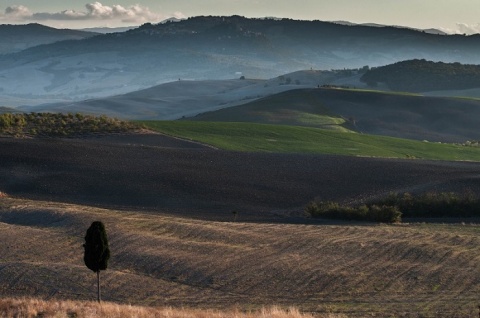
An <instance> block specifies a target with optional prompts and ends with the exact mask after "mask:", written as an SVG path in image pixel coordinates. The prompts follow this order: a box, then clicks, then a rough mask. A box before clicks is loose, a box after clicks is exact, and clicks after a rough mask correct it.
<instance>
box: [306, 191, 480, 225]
mask: <svg viewBox="0 0 480 318" xmlns="http://www.w3.org/2000/svg"><path fill="white" fill-rule="evenodd" d="M305 212H306V213H307V214H309V215H310V216H312V217H318V218H330V219H341V220H351V221H373V222H384V223H395V222H401V220H402V217H409V218H441V217H454V218H455V217H480V200H479V198H478V197H476V196H475V195H473V194H472V193H463V194H457V193H453V192H428V193H423V194H417V195H414V194H411V193H404V194H401V195H400V194H396V193H391V194H390V195H388V196H387V197H386V198H384V199H382V200H379V201H376V202H374V203H369V204H362V205H359V206H348V205H341V204H339V203H337V202H331V201H328V202H311V203H309V204H308V205H307V207H306V208H305Z"/></svg>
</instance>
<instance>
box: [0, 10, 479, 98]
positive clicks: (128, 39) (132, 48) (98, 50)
mask: <svg viewBox="0 0 480 318" xmlns="http://www.w3.org/2000/svg"><path fill="white" fill-rule="evenodd" d="M31 27H34V25H32V26H31ZM36 27H37V28H41V27H40V26H38V25H37V26H36ZM84 35H85V36H86V38H84V39H81V40H75V41H74V40H68V41H60V42H55V43H52V44H48V45H41V46H36V47H32V48H29V49H26V50H24V51H21V52H16V53H15V54H8V55H3V56H0V95H5V96H9V100H13V98H22V103H24V101H25V99H30V100H31V103H30V104H32V105H33V104H41V103H44V102H47V101H50V100H61V99H63V100H66V99H68V100H83V99H89V98H96V97H106V96H112V95H117V94H124V93H127V92H132V91H136V90H139V89H145V88H148V87H151V86H154V85H158V84H161V83H165V82H170V81H176V80H178V79H182V80H183V79H192V80H193V79H195V80H204V79H233V78H239V77H240V76H245V77H247V78H263V79H268V78H273V77H276V76H279V75H281V74H285V73H289V72H293V71H297V70H301V69H304V70H305V69H306V70H309V69H320V70H330V69H344V68H359V67H363V66H365V65H369V66H382V65H386V64H390V63H395V62H398V61H402V60H408V59H428V60H432V61H443V62H461V63H468V64H480V55H479V54H478V52H480V35H474V36H463V35H436V34H429V33H427V32H421V31H416V30H411V29H402V28H398V27H371V26H358V25H353V26H348V25H341V24H338V23H331V22H321V21H298V20H291V19H268V18H265V19H247V18H244V17H240V16H231V17H212V16H201V17H193V18H189V19H186V20H181V21H172V22H166V23H162V24H158V25H153V24H145V25H143V26H141V27H139V28H136V29H132V30H128V31H126V32H122V33H112V34H102V35H96V36H93V37H92V36H90V35H91V34H90V33H84ZM2 41H3V38H1V37H0V42H2ZM7 106H9V105H7ZM10 106H15V105H10Z"/></svg>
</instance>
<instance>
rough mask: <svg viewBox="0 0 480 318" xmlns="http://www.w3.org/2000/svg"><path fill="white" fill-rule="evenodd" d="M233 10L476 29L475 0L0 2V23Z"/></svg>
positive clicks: (130, 21) (123, 19)
mask: <svg viewBox="0 0 480 318" xmlns="http://www.w3.org/2000/svg"><path fill="white" fill-rule="evenodd" d="M233 14H238V15H243V16H247V17H286V18H293V19H303V20H323V21H335V20H346V21H351V22H356V23H364V22H373V23H380V24H388V25H402V26H410V27H416V28H439V29H442V30H445V31H450V32H457V33H469V34H471V33H478V32H480V0H161V1H156V0H138V1H128V0H114V1H107V0H103V1H101V2H95V1H93V2H82V1H79V0H0V23H11V24H20V23H28V22H39V23H42V24H46V25H50V26H54V27H64V28H79V27H93V26H110V27H113V26H125V25H138V24H142V23H145V22H153V23H156V22H159V21H161V20H163V19H165V18H168V17H172V16H176V17H189V16H195V15H233Z"/></svg>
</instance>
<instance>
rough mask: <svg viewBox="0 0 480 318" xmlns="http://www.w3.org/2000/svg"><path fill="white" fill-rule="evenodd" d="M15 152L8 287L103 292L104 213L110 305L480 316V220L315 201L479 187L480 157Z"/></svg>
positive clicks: (8, 184) (123, 146) (136, 142)
mask: <svg viewBox="0 0 480 318" xmlns="http://www.w3.org/2000/svg"><path fill="white" fill-rule="evenodd" d="M184 124H186V123H185V122H174V123H172V126H174V125H184ZM196 124H210V123H196ZM229 124H230V123H224V125H225V126H227V127H228V125H229ZM244 125H253V124H244ZM256 125H258V124H256ZM274 127H278V128H280V129H281V128H284V129H285V128H286V127H290V126H280V125H278V126H274ZM297 128H305V127H297ZM224 129H225V128H224ZM305 129H314V128H308V127H307V128H305ZM224 131H225V130H224ZM333 133H335V132H333ZM337 134H342V135H358V136H360V135H359V134H351V133H338V132H337ZM247 137H248V136H247ZM280 137H282V136H277V138H280ZM432 146H438V147H442V146H445V145H432ZM0 148H1V149H2V151H1V152H0V162H2V165H0V192H1V194H0V229H1V230H0V240H1V241H2V244H1V245H0V253H1V255H2V258H1V260H0V296H2V297H23V296H28V297H32V296H33V297H38V298H42V299H51V300H57V299H58V300H62V299H63V300H65V299H68V300H92V299H94V297H95V280H96V277H95V275H94V273H92V272H91V271H90V270H88V269H87V268H86V267H85V266H84V264H83V260H82V256H83V249H82V245H81V244H82V243H83V237H84V234H85V231H86V229H87V227H88V226H89V225H90V223H91V222H92V221H95V220H102V221H103V222H104V223H105V224H106V227H107V232H108V235H109V242H110V249H111V251H112V258H111V260H110V265H109V268H108V270H106V271H105V272H102V284H103V285H102V286H103V288H102V291H103V292H102V293H103V299H104V300H106V301H110V302H116V303H127V304H133V305H143V306H174V307H177V308H196V309H198V308H210V309H222V310H228V309H230V308H232V306H235V308H238V309H239V310H240V311H241V312H244V311H250V310H256V309H260V308H262V307H264V306H267V307H268V306H271V305H278V306H281V307H282V308H288V307H289V306H296V307H298V308H299V309H300V310H301V311H305V312H308V313H314V314H319V315H320V317H323V316H325V317H337V316H339V317H342V315H345V316H347V317H348V316H355V317H385V316H395V315H398V314H399V313H400V314H401V315H402V316H407V317H409V316H412V317H415V316H418V315H422V316H427V317H428V316H435V317H471V316H473V315H474V314H476V313H477V305H478V292H479V285H478V280H479V277H478V273H480V271H479V265H478V264H480V262H479V258H480V250H479V246H480V244H478V243H479V236H478V234H479V233H478V231H479V227H478V225H476V224H470V222H476V221H478V220H475V219H470V220H463V221H464V222H466V223H464V224H453V223H452V224H425V223H411V224H409V223H406V224H401V225H389V226H387V225H381V224H369V223H352V222H334V221H326V220H321V219H320V220H319V219H310V218H307V217H306V216H305V215H304V212H303V209H304V207H305V205H306V203H308V202H309V201H311V200H312V199H314V198H319V199H324V200H335V201H339V202H353V201H355V202H362V201H364V200H369V199H372V198H378V197H382V196H385V195H387V194H389V193H390V192H396V193H403V192H412V193H416V192H422V193H423V192H428V191H430V190H436V191H455V192H462V191H472V193H479V192H480V184H479V182H478V175H479V171H480V165H479V163H474V162H451V161H448V162H447V161H425V160H399V159H380V158H369V157H346V156H331V155H313V154H295V153H283V154H281V153H257V152H237V151H225V150H221V149H215V148H212V147H207V146H205V145H202V144H198V143H194V142H188V141H185V140H180V139H177V138H171V137H168V136H165V135H157V134H148V135H143V134H132V135H123V136H122V135H110V136H100V137H97V138H80V139H58V138H57V139H14V138H0ZM234 210H235V211H237V214H236V217H234V215H233V214H232V211H234ZM406 221H407V222H409V221H413V220H406ZM446 221H452V220H441V222H446ZM1 303H2V302H1V301H0V304H1ZM0 306H1V305H0Z"/></svg>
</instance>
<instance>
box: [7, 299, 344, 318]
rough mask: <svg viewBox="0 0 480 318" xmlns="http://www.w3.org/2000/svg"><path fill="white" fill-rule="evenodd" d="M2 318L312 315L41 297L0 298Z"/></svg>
mask: <svg viewBox="0 0 480 318" xmlns="http://www.w3.org/2000/svg"><path fill="white" fill-rule="evenodd" d="M0 316H1V317H22V318H36V317H44V318H47V317H58V318H60V317H62V318H63V317H69V318H70V317H75V318H90V317H103V318H132V317H134V318H153V317H155V318H257V317H258V318H313V317H314V316H313V315H311V314H302V313H300V312H299V311H298V310H297V309H295V308H289V309H288V310H283V309H280V308H278V307H270V308H262V309H261V310H258V311H250V312H242V311H240V310H239V309H232V310H229V311H219V310H201V309H183V308H182V309H176V308H172V307H161V308H160V307H140V306H131V305H119V304H115V303H101V304H98V303H97V302H81V301H58V300H50V301H44V300H39V299H26V298H23V299H15V298H5V299H0ZM315 317H318V318H321V317H324V318H340V317H345V316H344V315H335V314H325V315H321V316H315Z"/></svg>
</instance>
